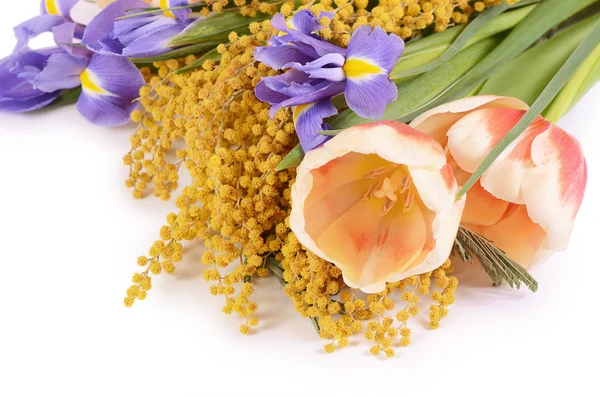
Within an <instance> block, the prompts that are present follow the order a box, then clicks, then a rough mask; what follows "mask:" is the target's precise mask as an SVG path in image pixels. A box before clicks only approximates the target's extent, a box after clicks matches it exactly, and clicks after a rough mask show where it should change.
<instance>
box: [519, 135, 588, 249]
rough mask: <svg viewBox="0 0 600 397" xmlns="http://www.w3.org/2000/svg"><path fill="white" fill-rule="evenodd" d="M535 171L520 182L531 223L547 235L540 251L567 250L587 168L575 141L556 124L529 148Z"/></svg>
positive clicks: (583, 190) (583, 187)
mask: <svg viewBox="0 0 600 397" xmlns="http://www.w3.org/2000/svg"><path fill="white" fill-rule="evenodd" d="M531 158H532V161H533V163H534V164H535V165H536V168H535V169H533V170H531V171H529V172H528V173H527V175H526V176H525V178H524V179H523V196H524V198H525V203H526V205H527V212H528V213H529V216H530V218H531V220H532V221H533V222H535V223H537V224H539V225H540V226H541V228H543V230H545V231H546V232H547V234H548V240H547V242H546V244H545V247H544V248H547V249H550V250H552V251H562V250H565V249H566V248H567V245H568V242H569V237H570V235H571V230H572V228H573V223H574V221H575V216H576V215H577V212H578V211H579V207H580V206H581V202H582V200H583V195H584V192H585V186H586V183H587V165H586V162H585V158H584V156H583V151H582V149H581V146H580V144H579V142H578V141H577V140H576V139H575V138H574V137H572V136H570V135H569V134H567V133H566V132H565V131H564V130H562V129H561V128H560V127H558V126H556V125H552V127H551V128H550V129H548V130H547V131H545V132H543V133H541V134H539V135H538V136H537V137H536V138H535V139H534V140H533V143H532V145H531Z"/></svg>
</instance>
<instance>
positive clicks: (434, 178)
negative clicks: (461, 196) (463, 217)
mask: <svg viewBox="0 0 600 397" xmlns="http://www.w3.org/2000/svg"><path fill="white" fill-rule="evenodd" d="M408 170H409V172H410V175H411V177H412V180H413V183H414V184H415V187H416V188H417V191H418V192H419V196H420V197H421V200H423V203H424V204H425V205H426V206H427V208H429V209H430V210H432V211H435V212H437V213H439V212H445V211H449V210H450V208H451V207H452V203H453V202H454V198H455V196H456V192H457V190H458V185H457V184H456V180H455V179H454V173H453V172H452V168H451V167H450V165H449V164H446V165H445V166H443V167H442V168H441V169H437V170H436V169H431V168H428V167H408Z"/></svg>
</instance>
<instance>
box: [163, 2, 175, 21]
mask: <svg viewBox="0 0 600 397" xmlns="http://www.w3.org/2000/svg"><path fill="white" fill-rule="evenodd" d="M160 8H161V9H162V10H165V9H166V10H167V11H163V14H165V16H167V17H169V18H175V14H173V11H169V10H168V9H169V8H171V6H170V5H169V0H160Z"/></svg>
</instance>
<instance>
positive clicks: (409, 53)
mask: <svg viewBox="0 0 600 397" xmlns="http://www.w3.org/2000/svg"><path fill="white" fill-rule="evenodd" d="M521 3H522V2H519V3H517V4H521ZM535 7H536V5H529V6H527V7H521V8H519V9H516V10H514V11H509V12H504V13H502V14H500V15H498V16H496V17H495V18H493V19H491V20H490V21H488V22H487V23H486V24H484V25H483V26H482V27H481V28H480V29H479V30H478V31H477V32H476V33H475V35H474V36H472V37H471V38H470V40H468V42H467V43H466V44H465V45H464V48H467V47H469V46H471V45H474V44H477V43H479V42H480V41H482V40H485V39H487V38H489V37H491V36H494V35H496V34H498V33H501V32H504V31H506V30H510V29H512V28H513V27H515V26H516V25H517V23H519V22H520V21H521V20H522V19H523V18H525V16H526V15H527V14H529V13H530V12H531V11H532V10H533V9H534V8H535ZM495 8H496V7H494V8H492V9H491V10H493V9H495ZM474 22H475V21H473V22H471V24H469V25H466V26H465V25H460V26H455V27H452V28H450V29H446V30H445V31H443V32H439V33H435V34H432V35H430V36H426V37H424V38H419V39H417V40H411V41H409V42H408V44H407V45H406V49H405V50H404V53H403V54H402V57H401V58H400V60H399V61H398V63H397V64H396V66H395V67H394V69H393V70H392V72H391V73H390V78H391V79H392V80H394V81H396V82H400V81H402V80H406V77H408V76H413V75H416V74H418V73H415V72H414V70H416V69H417V68H420V67H421V66H422V65H425V64H427V63H429V62H432V61H434V62H435V60H436V59H439V57H440V56H441V55H443V54H445V52H446V51H448V49H449V48H450V47H451V46H453V43H455V42H456V40H458V38H459V37H462V36H463V31H464V30H465V29H466V28H467V27H468V26H470V25H472V24H473V23H474ZM459 44H460V43H459ZM434 67H435V65H434Z"/></svg>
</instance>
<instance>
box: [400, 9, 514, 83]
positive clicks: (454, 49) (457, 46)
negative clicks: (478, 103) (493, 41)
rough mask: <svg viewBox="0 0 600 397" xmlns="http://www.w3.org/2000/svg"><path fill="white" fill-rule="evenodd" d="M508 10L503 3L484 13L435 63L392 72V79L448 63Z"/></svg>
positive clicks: (416, 73) (467, 27)
mask: <svg viewBox="0 0 600 397" xmlns="http://www.w3.org/2000/svg"><path fill="white" fill-rule="evenodd" d="M507 8H508V4H506V3H502V4H501V5H499V6H496V7H491V8H488V9H486V10H485V11H484V12H482V13H481V14H479V15H478V16H477V17H476V18H475V19H474V20H473V22H471V23H469V24H468V25H467V26H466V27H465V28H464V29H463V30H462V31H461V32H460V34H459V35H458V37H457V38H456V40H454V42H453V43H452V44H451V45H450V46H449V47H448V49H447V50H446V51H445V52H444V53H443V54H442V55H441V56H439V57H438V58H436V59H435V60H434V61H431V62H429V63H426V64H425V65H422V66H418V67H415V68H412V69H408V70H405V71H396V72H394V71H392V73H391V74H390V79H392V80H397V79H400V78H403V77H409V76H416V75H419V74H422V73H425V72H428V71H430V70H431V69H434V68H436V67H438V66H440V65H441V64H443V63H444V62H447V61H449V60H450V58H452V57H453V56H454V55H456V54H457V53H458V52H459V51H460V50H461V49H462V48H463V47H465V45H466V44H467V42H468V41H469V40H471V38H472V37H473V36H474V35H475V34H476V33H477V32H478V31H480V30H481V29H482V28H483V27H485V25H487V24H488V23H489V22H490V20H491V19H493V18H494V17H496V16H498V15H500V14H501V13H503V12H504V11H506V9H507Z"/></svg>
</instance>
